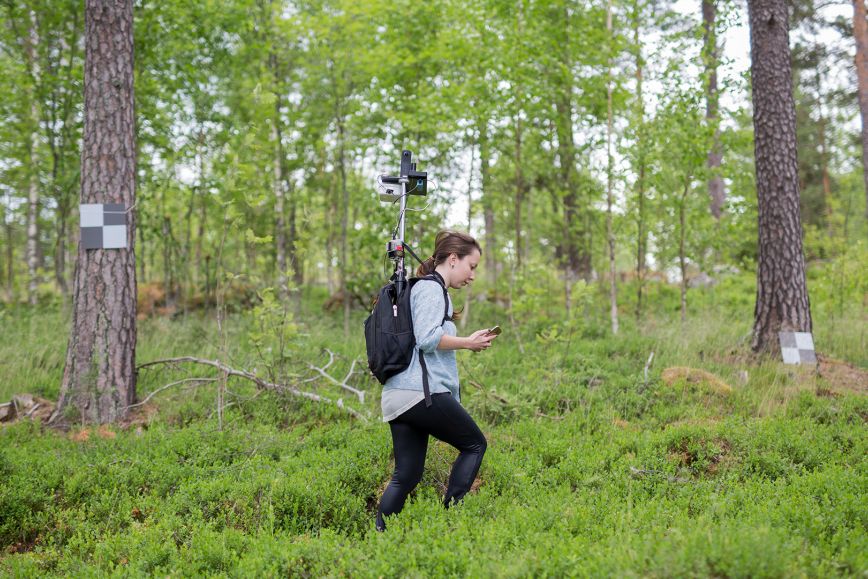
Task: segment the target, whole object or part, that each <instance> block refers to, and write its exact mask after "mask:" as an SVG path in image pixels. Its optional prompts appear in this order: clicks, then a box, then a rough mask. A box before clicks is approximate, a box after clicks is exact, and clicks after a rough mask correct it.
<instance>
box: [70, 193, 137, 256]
mask: <svg viewBox="0 0 868 579" xmlns="http://www.w3.org/2000/svg"><path fill="white" fill-rule="evenodd" d="M79 218H80V226H81V243H82V246H83V247H84V248H85V249H121V248H124V247H126V246H127V211H126V205H124V204H123V203H83V204H81V205H79Z"/></svg>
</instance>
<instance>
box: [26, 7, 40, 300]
mask: <svg viewBox="0 0 868 579" xmlns="http://www.w3.org/2000/svg"><path fill="white" fill-rule="evenodd" d="M29 15H30V25H29V27H28V34H27V39H26V41H25V43H24V46H25V55H26V58H27V68H28V73H29V74H30V82H31V85H30V88H29V98H30V135H29V137H28V141H29V143H28V144H29V154H30V167H29V181H28V194H27V273H28V283H27V301H28V302H29V303H30V305H36V302H37V299H38V285H39V167H40V158H39V122H40V117H39V79H40V76H41V72H40V69H39V62H38V58H37V54H36V51H37V49H38V47H39V32H38V31H37V28H36V14H35V13H34V12H33V11H32V10H31V11H30V12H29Z"/></svg>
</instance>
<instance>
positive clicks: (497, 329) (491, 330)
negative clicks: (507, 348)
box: [486, 326, 503, 336]
mask: <svg viewBox="0 0 868 579" xmlns="http://www.w3.org/2000/svg"><path fill="white" fill-rule="evenodd" d="M502 331H503V330H501V329H500V326H494V327H493V328H489V329H488V331H487V332H486V333H487V334H494V335H495V336H499V335H500V332H502Z"/></svg>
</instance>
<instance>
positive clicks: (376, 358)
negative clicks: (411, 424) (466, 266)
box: [365, 273, 451, 406]
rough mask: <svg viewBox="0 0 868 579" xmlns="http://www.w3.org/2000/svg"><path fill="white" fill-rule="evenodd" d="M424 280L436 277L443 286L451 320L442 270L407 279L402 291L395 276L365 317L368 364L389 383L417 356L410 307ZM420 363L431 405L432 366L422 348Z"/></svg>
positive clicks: (382, 381)
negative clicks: (430, 375) (429, 382)
mask: <svg viewBox="0 0 868 579" xmlns="http://www.w3.org/2000/svg"><path fill="white" fill-rule="evenodd" d="M422 280H432V281H436V282H437V283H438V284H440V287H441V288H443V301H444V306H443V321H444V322H445V321H446V320H450V319H451V318H450V317H449V296H448V294H447V293H446V285H445V284H444V283H443V278H442V277H440V274H438V273H433V274H429V275H426V276H423V277H412V278H410V279H408V280H407V282H406V284H405V287H404V290H403V291H401V292H400V294H399V293H398V285H397V283H396V282H395V280H394V279H392V280H391V281H389V283H387V284H386V285H384V286H383V287H382V289H380V293H379V295H378V296H377V302H376V304H374V309H373V311H371V315H370V316H368V319H366V320H365V346H366V348H367V351H368V367H369V368H370V369H371V373H372V374H373V375H374V377H375V378H376V379H377V380H379V381H380V384H385V383H386V380H388V379H389V378H391V377H392V376H394V375H395V374H399V373H401V372H403V371H404V370H406V369H407V367H408V366H409V365H410V362H411V361H412V360H413V350H415V349H416V335H415V334H414V333H413V315H412V312H411V311H410V292H411V290H412V289H413V286H415V285H416V284H417V283H419V282H420V281H422ZM419 363H420V364H421V365H422V391H423V392H424V393H425V406H431V392H430V391H429V389H428V366H427V365H426V364H425V355H424V354H423V353H422V350H419Z"/></svg>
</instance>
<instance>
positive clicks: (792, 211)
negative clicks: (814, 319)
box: [748, 0, 812, 355]
mask: <svg viewBox="0 0 868 579" xmlns="http://www.w3.org/2000/svg"><path fill="white" fill-rule="evenodd" d="M748 10H749V15H750V44H751V81H752V87H753V91H752V97H753V109H754V112H753V119H754V135H755V136H754V139H755V140H754V156H755V159H756V183H757V199H758V213H759V263H758V264H757V299H756V308H755V310H754V326H753V341H752V344H751V346H752V348H753V350H754V351H757V352H769V353H772V354H775V355H777V354H779V353H780V343H779V341H778V335H777V334H778V332H779V331H797V332H810V331H811V329H812V324H811V307H810V302H809V299H808V288H807V283H806V279H805V257H804V253H803V252H802V224H801V220H800V216H799V180H798V165H797V160H796V111H795V104H794V102H793V85H792V70H791V68H790V47H789V38H788V24H787V5H786V2H784V0H749V2H748Z"/></svg>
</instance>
